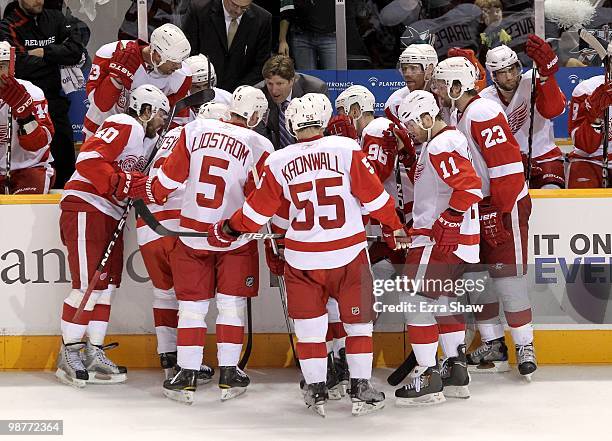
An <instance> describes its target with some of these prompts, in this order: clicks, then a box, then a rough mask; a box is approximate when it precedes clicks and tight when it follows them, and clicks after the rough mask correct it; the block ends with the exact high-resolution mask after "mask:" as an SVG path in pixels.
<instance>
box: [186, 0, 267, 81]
mask: <svg viewBox="0 0 612 441" xmlns="http://www.w3.org/2000/svg"><path fill="white" fill-rule="evenodd" d="M182 29H183V31H184V32H185V35H186V36H187V39H188V40H189V42H190V43H191V53H192V55H197V54H203V55H206V56H207V57H209V58H210V61H211V63H213V64H214V65H215V70H216V72H217V81H218V82H217V86H218V87H220V88H221V89H225V90H227V91H229V92H232V91H234V89H236V87H238V86H240V85H243V84H248V85H253V84H255V83H257V82H258V81H260V80H261V68H262V66H263V64H264V63H265V61H266V59H268V57H269V56H270V53H271V51H272V16H271V15H270V13H269V12H267V11H266V10H265V9H263V8H261V7H260V6H257V5H255V4H252V0H192V1H191V2H190V4H189V8H188V11H187V14H186V16H185V20H184V22H183V26H182Z"/></svg>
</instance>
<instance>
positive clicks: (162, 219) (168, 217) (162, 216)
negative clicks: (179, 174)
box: [136, 127, 185, 246]
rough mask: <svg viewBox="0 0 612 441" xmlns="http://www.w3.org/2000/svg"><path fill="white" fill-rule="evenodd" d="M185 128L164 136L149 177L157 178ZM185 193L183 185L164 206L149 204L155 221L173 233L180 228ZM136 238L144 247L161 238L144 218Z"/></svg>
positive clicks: (137, 228) (137, 230)
mask: <svg viewBox="0 0 612 441" xmlns="http://www.w3.org/2000/svg"><path fill="white" fill-rule="evenodd" d="M182 130H183V127H175V128H174V129H172V130H170V131H169V132H168V133H166V136H164V139H163V140H162V141H161V143H160V146H159V150H158V151H157V153H156V154H155V158H154V159H153V163H152V165H151V168H150V169H149V176H157V172H158V170H159V169H160V168H161V166H162V165H163V164H164V162H165V161H166V159H167V158H168V157H169V156H170V153H172V149H173V148H174V146H175V145H176V143H177V142H178V139H179V137H180V135H181V132H182ZM184 193H185V186H184V185H181V186H180V187H178V188H177V189H176V190H175V191H173V192H172V193H171V194H170V195H169V196H168V199H166V202H165V203H164V204H163V205H157V204H148V205H147V207H148V208H149V210H150V211H151V213H153V216H155V219H157V220H158V221H159V223H161V224H162V225H163V226H164V227H166V228H168V229H169V230H171V231H176V230H178V228H179V218H180V215H181V206H182V204H183V195H184ZM136 237H137V239H138V245H139V246H143V245H146V244H147V243H149V242H153V241H154V240H157V239H159V238H161V237H162V236H160V235H159V234H157V233H156V232H154V231H153V230H152V229H151V228H149V227H148V226H147V225H146V224H145V223H144V221H143V220H142V218H140V217H139V218H138V219H137V220H136Z"/></svg>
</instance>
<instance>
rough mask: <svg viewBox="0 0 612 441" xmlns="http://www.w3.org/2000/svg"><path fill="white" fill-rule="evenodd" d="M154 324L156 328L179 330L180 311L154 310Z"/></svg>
mask: <svg viewBox="0 0 612 441" xmlns="http://www.w3.org/2000/svg"><path fill="white" fill-rule="evenodd" d="M153 322H154V323H155V327H158V326H167V327H168V328H177V327H178V311H177V310H176V309H157V308H153Z"/></svg>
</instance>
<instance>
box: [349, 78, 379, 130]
mask: <svg viewBox="0 0 612 441" xmlns="http://www.w3.org/2000/svg"><path fill="white" fill-rule="evenodd" d="M343 93H344V111H345V112H346V114H347V115H348V113H349V112H350V111H351V106H352V105H353V104H357V105H359V109H360V112H359V116H357V117H355V118H354V120H355V121H356V120H358V119H359V118H361V117H362V116H363V112H374V105H375V104H376V98H374V94H373V93H372V92H370V91H369V90H368V88H367V87H364V86H360V85H355V86H351V87H349V88H348V89H346V90H345V91H344V92H343Z"/></svg>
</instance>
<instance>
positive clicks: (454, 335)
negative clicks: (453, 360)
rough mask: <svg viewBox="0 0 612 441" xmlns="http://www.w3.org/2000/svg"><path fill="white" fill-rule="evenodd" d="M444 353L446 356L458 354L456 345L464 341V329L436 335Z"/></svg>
mask: <svg viewBox="0 0 612 441" xmlns="http://www.w3.org/2000/svg"><path fill="white" fill-rule="evenodd" d="M438 339H439V342H440V346H441V347H442V350H443V351H444V355H445V356H446V357H448V358H450V357H456V356H458V355H459V352H458V351H457V347H458V346H459V345H461V344H463V342H464V341H465V331H455V332H448V333H445V334H442V333H441V334H440V335H439V336H438Z"/></svg>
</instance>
